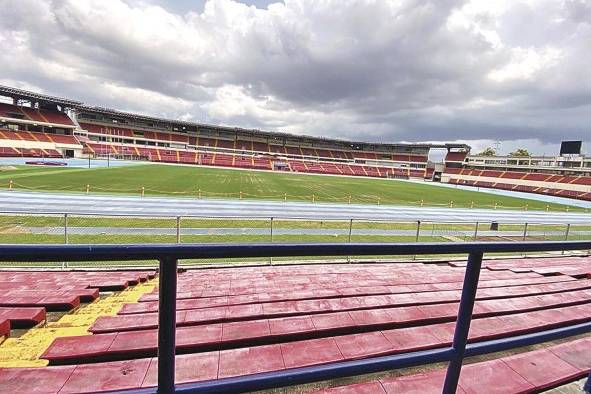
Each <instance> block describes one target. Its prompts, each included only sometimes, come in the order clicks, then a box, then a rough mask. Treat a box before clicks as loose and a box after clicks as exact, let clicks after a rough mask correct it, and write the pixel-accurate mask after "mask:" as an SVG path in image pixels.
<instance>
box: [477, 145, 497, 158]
mask: <svg viewBox="0 0 591 394" xmlns="http://www.w3.org/2000/svg"><path fill="white" fill-rule="evenodd" d="M478 155H479V156H496V155H497V151H496V150H494V149H493V148H491V147H490V146H489V147H488V148H486V149H485V150H483V151H482V152H480V153H479V154H478Z"/></svg>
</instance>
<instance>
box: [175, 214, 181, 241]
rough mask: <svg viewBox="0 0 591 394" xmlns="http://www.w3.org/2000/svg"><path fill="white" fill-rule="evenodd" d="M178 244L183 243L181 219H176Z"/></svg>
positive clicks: (178, 217)
mask: <svg viewBox="0 0 591 394" xmlns="http://www.w3.org/2000/svg"><path fill="white" fill-rule="evenodd" d="M176 243H177V244H180V243H181V217H180V216H177V217H176Z"/></svg>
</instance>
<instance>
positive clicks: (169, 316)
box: [158, 257, 178, 394]
mask: <svg viewBox="0 0 591 394" xmlns="http://www.w3.org/2000/svg"><path fill="white" fill-rule="evenodd" d="M177 264H178V261H177V260H176V259H174V258H166V257H164V258H161V259H160V278H159V280H160V284H159V299H158V394H170V393H174V355H175V347H176V345H175V335H176V285H177Z"/></svg>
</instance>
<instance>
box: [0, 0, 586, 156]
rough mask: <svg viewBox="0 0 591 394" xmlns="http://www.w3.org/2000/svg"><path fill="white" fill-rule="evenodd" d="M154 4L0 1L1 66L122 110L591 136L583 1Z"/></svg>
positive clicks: (485, 135) (366, 133) (9, 73)
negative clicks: (178, 8) (180, 8)
mask: <svg viewBox="0 0 591 394" xmlns="http://www.w3.org/2000/svg"><path fill="white" fill-rule="evenodd" d="M267 3H268V2H265V4H267ZM158 4H161V5H164V6H165V4H164V3H163V2H162V1H149V0H146V1H135V0H134V1H129V0H128V1H121V0H54V1H50V0H0V7H1V9H3V10H4V11H5V12H4V14H5V15H3V18H0V62H1V64H2V65H3V66H2V67H3V75H2V78H3V80H4V81H6V83H8V84H14V85H17V86H27V87H35V88H38V89H40V90H42V91H45V92H47V93H52V94H58V95H64V96H69V97H71V98H74V99H80V100H82V101H85V102H86V103H88V104H96V105H102V106H109V107H115V108H118V109H122V110H133V111H138V112H142V113H151V114H154V115H161V116H171V117H178V118H182V119H185V120H189V119H190V120H195V121H207V122H214V123H220V124H227V125H235V126H240V127H256V128H260V129H273V130H282V131H290V132H297V133H302V134H312V135H326V136H332V137H341V138H352V139H359V140H376V141H399V140H410V141H425V140H430V139H438V140H456V139H464V140H470V141H479V140H480V141H488V140H490V139H501V140H517V139H520V140H523V141H524V143H527V144H530V145H531V146H532V149H546V148H545V147H541V145H540V144H536V143H535V142H532V141H537V140H539V141H542V142H541V144H549V143H556V142H557V141H559V140H560V139H561V138H565V137H567V136H569V137H572V138H577V137H578V136H580V135H583V136H587V135H588V129H587V128H588V124H590V123H591V122H589V120H590V119H589V113H591V94H589V91H591V77H590V74H589V72H588V64H589V62H590V61H591V24H590V23H589V20H590V18H587V17H585V15H591V6H589V4H588V2H587V1H586V0H565V1H563V2H562V1H560V2H558V1H553V0H539V1H534V0H529V1H525V0H524V1H513V0H502V1H501V0H499V1H486V0H471V1H462V0H445V1H440V0H432V1H419V0H323V1H317V0H286V1H285V2H284V3H276V4H271V5H269V6H268V7H267V8H256V7H254V6H248V5H245V4H242V3H239V2H236V1H232V0H209V1H207V2H206V3H205V5H204V7H203V11H202V12H199V11H190V12H186V13H179V14H175V13H173V12H171V11H170V10H171V9H175V7H172V6H171V7H166V8H163V7H162V6H159V5H158ZM585 132H586V133H585ZM544 146H545V145H544Z"/></svg>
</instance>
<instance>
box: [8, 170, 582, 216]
mask: <svg viewBox="0 0 591 394" xmlns="http://www.w3.org/2000/svg"><path fill="white" fill-rule="evenodd" d="M10 183H12V187H13V188H14V189H19V190H37V191H71V192H81V193H85V192H86V191H87V188H88V190H89V192H90V193H111V194H113V193H115V194H127V195H141V193H142V191H143V193H144V194H145V195H161V196H162V195H170V196H178V197H183V196H184V197H191V198H198V197H202V198H244V199H270V200H283V199H286V200H289V201H310V202H311V201H314V202H340V203H348V202H351V203H366V204H398V205H415V206H420V205H421V204H423V205H425V206H442V207H443V206H446V207H450V206H452V207H471V206H472V207H474V208H493V207H495V205H496V206H497V207H498V208H512V209H526V206H527V209H537V210H545V209H551V210H566V209H567V208H566V206H564V205H560V204H547V203H546V202H541V201H536V200H533V199H524V198H517V197H507V196H500V195H493V194H490V193H484V192H478V191H468V190H461V189H454V188H444V187H439V186H433V185H429V184H427V183H425V184H422V183H416V182H407V181H400V180H390V179H370V178H354V177H345V176H323V175H309V174H294V173H277V172H264V171H247V170H231V169H219V168H204V167H192V166H175V165H159V164H144V165H131V166H124V167H111V168H90V169H88V168H49V167H30V166H17V167H16V168H14V167H13V168H5V169H3V170H1V171H0V186H1V187H2V188H4V189H6V188H8V187H9V185H10ZM569 210H573V211H575V210H581V208H576V207H569Z"/></svg>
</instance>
